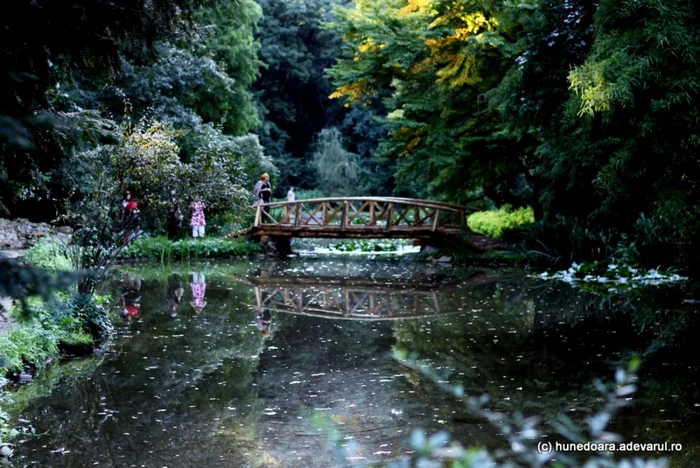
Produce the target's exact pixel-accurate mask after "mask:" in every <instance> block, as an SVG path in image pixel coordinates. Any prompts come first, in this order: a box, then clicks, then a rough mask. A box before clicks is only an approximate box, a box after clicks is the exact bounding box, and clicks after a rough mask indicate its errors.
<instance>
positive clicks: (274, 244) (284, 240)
mask: <svg viewBox="0 0 700 468" xmlns="http://www.w3.org/2000/svg"><path fill="white" fill-rule="evenodd" d="M256 240H257V241H258V242H260V244H261V245H262V246H263V249H265V251H266V252H268V253H274V254H276V255H279V256H282V257H284V256H287V255H290V254H291V253H292V238H291V237H288V236H261V237H257V238H256Z"/></svg>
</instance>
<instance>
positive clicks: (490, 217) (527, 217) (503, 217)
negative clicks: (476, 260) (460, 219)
mask: <svg viewBox="0 0 700 468" xmlns="http://www.w3.org/2000/svg"><path fill="white" fill-rule="evenodd" d="M534 222H535V215H534V213H533V211H532V208H530V207H527V208H518V209H516V210H513V209H512V207H511V206H510V205H504V206H502V207H501V208H499V209H498V210H491V211H479V212H477V213H474V214H472V215H470V216H469V218H467V225H468V226H469V228H470V229H471V230H472V231H474V232H478V233H479V234H483V235H485V236H488V237H492V238H494V239H502V238H503V236H504V235H506V234H507V233H509V232H512V231H517V230H519V229H521V228H523V227H525V226H527V225H530V224H532V223H534Z"/></svg>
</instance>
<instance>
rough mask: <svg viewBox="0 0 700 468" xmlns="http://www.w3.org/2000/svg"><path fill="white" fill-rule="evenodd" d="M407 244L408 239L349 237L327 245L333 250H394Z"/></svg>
mask: <svg viewBox="0 0 700 468" xmlns="http://www.w3.org/2000/svg"><path fill="white" fill-rule="evenodd" d="M406 245H409V241H406V240H401V239H394V240H386V239H351V240H348V241H345V242H340V243H338V244H333V245H330V246H328V248H329V249H330V250H331V251H334V252H395V251H397V250H400V249H401V248H402V247H404V246H406Z"/></svg>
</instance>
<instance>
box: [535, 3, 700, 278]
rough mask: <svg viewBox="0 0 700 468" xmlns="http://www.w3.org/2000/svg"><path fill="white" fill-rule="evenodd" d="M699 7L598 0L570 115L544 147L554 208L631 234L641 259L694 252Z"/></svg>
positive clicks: (689, 257) (699, 212) (574, 79)
mask: <svg viewBox="0 0 700 468" xmlns="http://www.w3.org/2000/svg"><path fill="white" fill-rule="evenodd" d="M699 13H700V7H699V6H698V5H697V4H696V3H693V2H687V1H681V0H671V1H664V2H659V1H655V0H639V1H635V2H614V1H610V0H605V1H602V2H600V4H599V6H598V8H597V10H596V13H595V22H594V27H595V29H594V41H593V44H592V49H591V52H590V54H589V55H588V57H587V58H586V61H585V63H583V64H581V65H579V66H577V67H576V68H575V69H573V70H572V71H571V72H570V73H569V77H568V79H569V83H570V86H571V89H572V91H573V93H572V96H571V97H570V99H569V100H568V102H567V106H568V110H569V113H568V116H567V117H568V118H567V119H563V120H562V122H561V124H560V125H559V126H558V128H557V129H556V132H553V135H552V137H551V138H549V139H548V140H547V141H546V142H545V144H544V145H543V147H542V149H541V153H542V158H543V163H542V165H541V168H540V172H541V174H542V176H543V177H544V178H545V179H546V180H547V186H546V187H545V189H544V191H543V201H544V203H545V208H546V210H547V211H548V212H549V213H553V214H562V215H566V216H569V217H574V218H579V219H585V220H587V222H588V223H589V224H590V225H591V226H592V227H593V228H594V229H608V230H610V229H611V230H614V231H615V232H619V233H623V234H627V235H628V237H629V239H630V242H632V243H633V244H634V246H635V247H636V248H637V249H638V250H639V252H640V259H642V260H644V261H647V262H649V263H651V264H652V265H658V264H661V263H670V262H673V261H676V260H682V261H683V262H684V263H685V264H689V263H692V262H693V261H694V259H697V257H698V254H699V253H700V249H698V247H697V243H696V242H694V241H693V240H694V239H695V238H696V237H697V235H698V234H700V205H699V202H700V187H699V186H698V174H700V172H698V170H697V167H698V157H697V155H698V153H699V151H700V133H699V130H698V128H699V127H698V123H699V122H700V120H699V119H700V73H699V72H700V42H699V41H698V39H699V38H700V21H698V18H699Z"/></svg>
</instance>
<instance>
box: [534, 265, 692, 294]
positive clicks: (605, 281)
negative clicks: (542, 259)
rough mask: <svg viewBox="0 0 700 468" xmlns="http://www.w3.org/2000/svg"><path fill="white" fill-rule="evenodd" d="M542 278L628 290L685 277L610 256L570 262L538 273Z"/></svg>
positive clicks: (603, 288) (608, 288)
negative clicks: (603, 258) (550, 270)
mask: <svg viewBox="0 0 700 468" xmlns="http://www.w3.org/2000/svg"><path fill="white" fill-rule="evenodd" d="M537 276H538V277H539V278H542V279H557V280H561V281H564V282H566V283H570V284H574V285H577V286H579V287H582V288H584V289H594V290H597V289H601V290H608V291H610V290H629V289H636V288H641V287H645V286H659V285H662V284H672V283H679V282H682V281H686V280H687V279H688V278H687V277H685V276H680V275H678V274H676V273H674V272H673V271H672V270H659V269H650V270H645V269H643V268H640V267H633V266H631V265H627V264H623V263H615V262H614V260H610V259H608V260H601V261H598V262H591V263H586V262H584V263H581V264H579V263H573V264H572V265H571V268H569V269H568V270H563V271H558V272H555V273H546V272H545V273H541V274H539V275H537Z"/></svg>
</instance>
